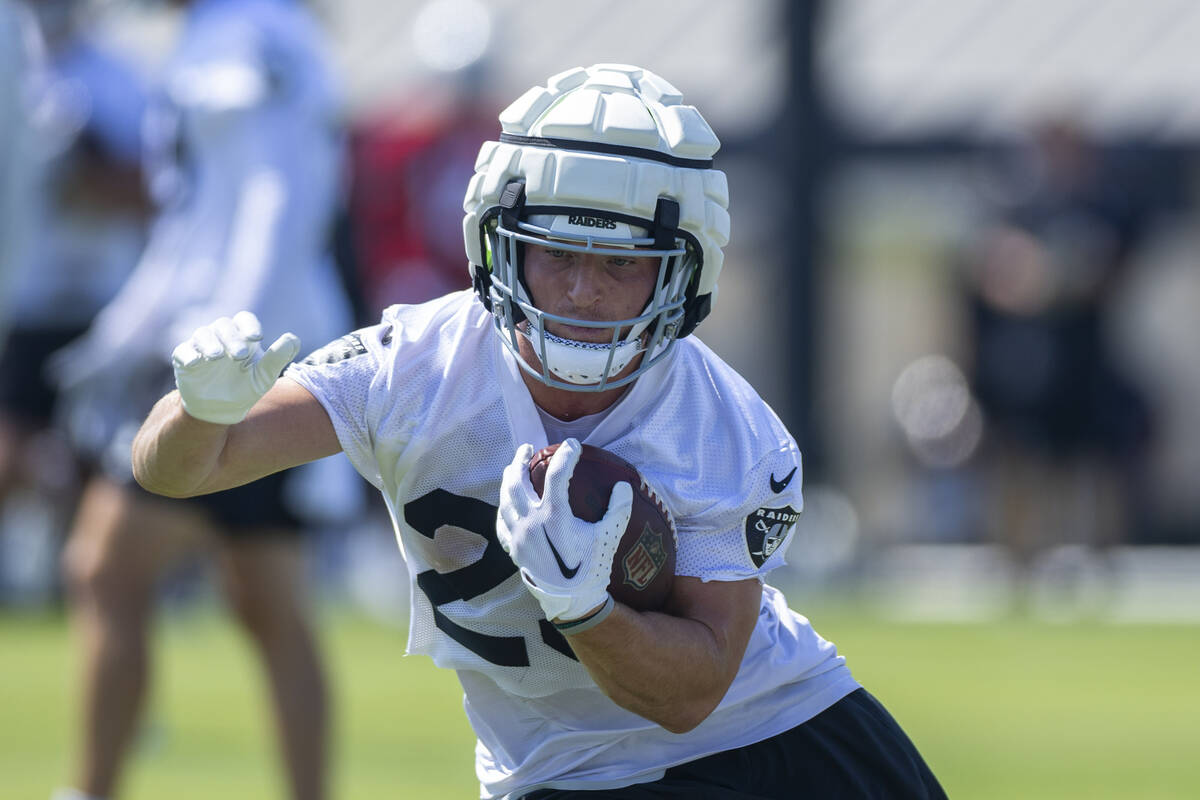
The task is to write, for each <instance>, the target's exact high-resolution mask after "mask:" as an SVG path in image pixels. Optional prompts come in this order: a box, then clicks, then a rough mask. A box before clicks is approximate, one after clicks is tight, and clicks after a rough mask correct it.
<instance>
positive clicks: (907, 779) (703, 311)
mask: <svg viewBox="0 0 1200 800" xmlns="http://www.w3.org/2000/svg"><path fill="white" fill-rule="evenodd" d="M500 119H501V121H502V122H503V131H502V133H501V134H500V137H499V141H485V142H484V143H483V144H482V147H481V148H480V150H479V156H478V158H477V160H476V168H475V174H474V175H473V177H472V178H471V179H470V181H469V182H468V184H467V190H466V196H465V198H464V200H463V210H464V211H465V212H466V214H465V216H461V215H456V217H457V218H458V219H460V220H461V223H462V227H461V230H462V236H463V239H462V241H463V244H464V246H465V252H466V254H467V258H468V263H469V265H470V268H469V274H470V275H471V277H472V279H473V286H474V291H472V290H470V289H464V290H462V291H458V292H452V293H450V294H447V295H445V296H443V297H440V298H437V299H435V300H432V301H430V302H427V303H423V304H420V305H394V306H391V307H389V308H388V309H386V310H385V311H384V312H383V316H382V319H381V320H380V322H378V323H376V324H375V325H372V326H370V327H367V328H363V329H360V330H358V331H356V332H353V333H350V334H348V335H346V336H344V337H342V338H341V339H339V340H337V341H334V342H332V343H330V344H329V345H328V346H327V347H325V348H323V349H321V350H319V351H317V352H316V353H314V354H312V355H310V356H309V357H308V358H305V359H304V360H303V361H302V362H300V363H297V364H292V365H291V366H290V367H288V366H286V365H287V364H288V362H289V361H290V360H291V359H292V358H294V357H295V356H296V355H297V353H298V352H299V345H298V344H297V342H296V340H295V337H294V336H293V335H291V334H290V333H283V335H281V336H279V338H277V339H275V341H274V343H273V344H271V345H270V346H269V347H267V348H266V349H265V351H264V349H263V346H262V343H263V333H264V329H265V326H264V325H262V324H260V322H259V321H258V320H257V319H256V318H255V316H254V315H253V314H250V313H239V314H237V315H235V316H233V317H232V318H231V317H220V318H217V319H216V320H215V321H214V322H212V323H211V324H210V325H207V326H205V327H202V328H200V329H198V330H197V331H196V332H195V333H194V334H193V335H192V336H191V337H188V338H186V339H184V340H182V341H181V342H180V344H179V345H178V346H177V347H176V349H175V351H174V355H173V363H174V369H175V376H176V386H177V390H176V391H173V392H171V393H169V394H167V395H166V396H165V397H164V398H163V399H162V400H160V401H159V403H158V404H157V405H155V407H154V409H153V410H152V411H151V413H150V415H149V417H148V418H147V420H146V422H145V423H144V425H143V426H142V428H141V430H140V431H139V433H138V436H137V438H136V439H135V442H134V463H135V465H136V470H137V476H138V480H139V481H142V482H143V483H144V485H146V486H147V487H152V488H153V489H154V490H155V491H159V492H162V493H164V494H166V495H168V496H198V495H199V496H203V495H204V494H205V493H207V492H211V491H218V490H221V489H223V488H226V487H229V486H236V485H239V484H242V483H245V482H246V481H249V480H254V479H255V478H257V477H259V476H261V475H266V474H270V473H272V472H274V471H275V470H278V469H282V468H286V467H288V466H291V465H294V464H300V463H304V462H306V461H309V460H311V459H314V458H321V457H325V456H328V455H329V454H332V453H337V452H342V451H343V449H344V452H346V453H347V454H348V455H349V456H350V458H351V460H352V461H353V463H354V464H355V466H357V467H358V469H359V471H360V472H361V474H362V475H363V476H364V477H366V478H367V479H368V480H370V481H371V482H372V483H373V484H374V485H375V486H376V487H377V488H378V489H379V490H380V491H381V493H383V495H384V497H385V499H386V501H387V504H388V508H389V509H390V511H391V512H392V522H393V525H394V528H395V532H396V536H397V538H398V540H399V541H400V542H401V545H402V547H403V550H404V553H405V557H406V562H407V571H408V575H407V577H408V579H409V583H410V586H411V588H412V598H413V603H412V613H411V620H410V630H409V639H408V652H409V653H412V654H424V655H428V656H430V657H431V658H433V660H434V663H436V664H437V665H438V666H440V667H444V668H449V669H454V670H456V672H457V675H458V678H459V680H460V682H461V684H462V686H463V689H464V692H465V698H464V706H465V708H466V712H467V715H468V717H469V718H470V721H471V724H472V727H473V728H474V730H475V733H476V735H477V739H478V741H477V744H476V748H475V753H476V773H477V775H478V778H479V781H480V793H481V796H483V797H486V798H499V797H505V798H526V800H534V799H535V798H536V799H537V800H566V798H575V797H622V798H645V797H675V798H696V797H713V798H715V797H730V798H731V797H755V798H780V800H782V799H783V798H794V797H797V796H812V797H823V798H826V797H828V798H833V797H837V798H854V797H888V798H912V799H913V800H916V799H917V798H943V797H945V793H944V792H943V791H942V789H941V787H940V785H939V784H938V782H937V779H936V778H935V777H934V776H933V774H932V773H931V772H930V770H929V768H928V766H927V765H926V764H925V762H924V760H923V758H922V757H921V755H920V753H919V752H918V751H917V749H916V748H915V746H914V745H913V743H912V742H911V740H909V738H908V737H907V735H906V734H905V733H904V731H903V730H902V729H901V728H900V726H899V725H898V724H897V722H896V721H895V720H894V719H893V718H892V716H891V715H890V714H889V713H888V712H887V710H886V709H885V708H884V707H883V706H882V705H881V704H880V703H879V702H878V701H877V700H875V699H874V698H873V697H872V696H871V695H870V694H869V693H868V692H867V691H866V690H865V689H863V688H862V687H861V686H860V685H859V684H858V682H857V681H856V680H855V679H854V677H853V676H852V675H851V673H850V670H849V668H848V667H847V666H846V663H845V659H844V658H843V657H842V656H840V655H838V653H837V650H836V648H835V647H834V646H833V645H832V644H831V643H829V642H827V641H825V640H824V639H822V638H821V637H820V636H819V635H818V634H817V633H816V632H815V631H814V630H813V628H812V626H811V625H810V623H809V622H808V620H807V619H805V618H804V617H803V616H801V615H799V614H797V613H795V612H793V611H792V610H790V609H789V608H788V606H787V601H786V599H785V598H784V596H783V595H782V593H780V592H779V591H778V590H777V589H775V588H773V587H771V586H770V585H768V584H766V582H765V581H766V576H767V575H768V574H769V573H770V572H771V571H772V570H774V569H776V568H777V567H780V566H782V565H783V564H784V558H783V556H784V552H785V551H786V549H787V546H788V545H789V544H790V542H791V540H792V538H794V537H793V536H792V535H791V534H792V532H793V530H794V528H795V524H796V521H797V519H798V518H799V516H800V514H799V510H800V509H801V508H802V506H803V499H802V492H801V483H802V476H801V474H800V469H801V467H800V452H799V450H798V448H797V446H796V443H795V440H794V439H793V438H792V436H791V435H790V434H789V433H788V431H787V430H786V429H785V428H784V427H783V425H782V423H781V422H780V421H779V418H778V417H777V416H776V415H775V414H774V412H773V411H772V410H771V409H770V408H769V407H768V406H767V405H766V403H764V402H763V401H762V400H761V398H759V396H758V395H757V393H755V391H754V390H753V389H752V388H751V387H750V386H749V385H748V384H747V383H746V382H745V380H743V379H742V378H741V377H740V376H739V375H738V374H737V373H736V372H734V371H733V370H732V369H730V368H729V367H728V366H727V365H726V364H724V363H723V362H722V361H721V360H720V359H719V358H717V357H716V356H715V355H714V354H713V353H712V351H710V350H709V349H708V348H706V347H705V346H704V345H703V344H702V343H701V342H700V341H699V340H697V339H696V338H694V337H692V336H690V334H691V332H692V330H693V329H694V328H695V327H696V326H697V325H698V324H699V323H700V322H701V321H702V320H703V319H704V318H705V317H706V316H707V315H708V312H709V310H710V308H711V303H712V300H713V298H714V295H715V294H716V288H717V278H718V275H719V273H720V271H721V266H722V264H723V260H724V253H723V247H724V246H725V244H726V242H727V241H728V239H729V230H730V218H729V214H728V211H727V206H728V201H729V194H728V184H727V181H726V178H725V174H724V173H723V172H721V171H720V170H718V169H716V168H714V166H713V160H712V159H713V156H714V154H715V153H716V151H717V149H718V148H719V146H720V143H719V141H718V140H717V137H716V135H715V134H714V133H713V131H712V129H711V128H709V126H708V124H707V123H706V122H705V121H704V119H703V117H701V116H700V112H699V111H698V110H697V109H696V108H695V107H693V106H690V105H686V104H685V103H684V100H683V97H682V95H681V94H680V93H679V91H678V90H677V89H675V87H673V86H672V85H671V84H670V83H668V82H667V81H666V80H664V79H663V78H662V77H660V76H658V75H655V74H654V73H652V72H650V71H648V70H642V69H639V68H637V67H633V66H627V65H614V64H602V65H595V66H592V67H590V68H586V69H584V68H577V69H572V70H568V71H565V72H562V73H560V74H557V75H555V76H553V77H552V78H551V79H550V81H549V82H548V83H547V85H546V86H535V87H533V88H532V89H530V90H529V91H528V92H526V93H524V94H523V95H522V96H521V97H520V98H519V99H518V100H516V101H515V102H514V103H513V104H512V105H510V106H509V107H508V108H507V109H506V110H505V111H503V112H502V113H501V115H500ZM277 330H278V329H277ZM285 367H286V372H285V373H284V375H283V377H279V376H280V371H281V370H282V369H284V368H285ZM698 433H699V435H698ZM581 440H586V441H587V442H588V443H590V444H592V445H595V446H597V447H603V448H605V449H607V450H609V451H611V452H612V453H614V454H616V455H617V456H618V457H621V458H629V459H631V460H634V461H637V462H638V464H639V468H640V469H641V470H642V474H643V475H644V476H645V482H646V483H647V484H649V485H652V486H654V487H655V491H656V493H657V495H658V496H659V497H661V498H662V502H663V504H664V505H665V506H666V507H667V508H669V509H670V510H671V513H672V515H673V518H674V523H675V530H676V531H677V533H678V535H677V537H676V541H677V547H678V560H677V562H676V569H675V573H676V574H675V576H674V578H673V583H672V586H671V590H670V594H669V596H668V597H667V599H666V603H665V605H664V606H663V607H662V608H661V610H658V611H654V610H646V611H638V610H635V609H633V608H632V607H630V606H628V605H626V604H624V603H620V602H617V601H616V600H615V599H614V597H613V596H612V594H611V593H610V591H609V586H610V575H611V574H612V568H613V566H614V558H615V554H616V552H617V540H618V539H620V538H621V536H622V534H623V533H624V532H625V530H626V529H627V527H629V524H630V519H631V517H630V514H631V504H632V502H633V490H632V487H631V486H630V484H629V483H627V482H620V483H618V484H617V485H616V486H615V487H614V488H613V489H612V492H611V495H610V496H609V497H606V498H601V503H600V505H601V506H603V505H607V510H606V511H605V512H604V513H603V516H602V518H601V519H600V520H598V521H596V522H595V523H588V522H585V521H583V520H582V519H579V518H578V517H576V516H575V515H574V513H573V512H572V509H571V508H570V504H569V503H568V497H567V485H568V483H569V482H570V480H571V476H572V473H573V471H574V470H575V468H576V464H577V463H578V459H579V457H580V454H581V445H580V441H581ZM549 442H562V444H561V446H560V447H559V448H558V450H557V451H556V452H555V455H554V457H553V459H551V461H550V463H549V467H548V469H547V472H546V477H545V486H544V490H543V491H542V493H541V495H540V496H539V495H538V493H537V492H536V491H535V490H534V488H533V486H532V484H531V482H530V476H529V465H530V462H531V459H532V457H533V455H534V453H535V451H536V450H538V449H540V448H542V447H545V446H546V445H547V444H548V443H549ZM597 516H600V514H599V513H598V514H597ZM643 535H647V534H645V533H643ZM556 543H557V544H556ZM648 549H650V550H657V549H658V548H656V547H655V546H654V545H653V544H650V545H649V546H648ZM630 552H631V553H632V552H636V551H630ZM665 558H666V556H665V554H664V556H663V559H662V560H657V559H653V557H651V559H652V560H656V561H657V564H656V567H655V571H656V572H657V570H659V569H662V568H663V563H664V561H665ZM414 722H416V723H419V722H420V721H419V720H414Z"/></svg>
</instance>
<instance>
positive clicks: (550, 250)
mask: <svg viewBox="0 0 1200 800" xmlns="http://www.w3.org/2000/svg"><path fill="white" fill-rule="evenodd" d="M546 255H548V256H550V257H551V258H566V257H567V256H569V255H570V253H568V252H567V251H566V250H559V249H558V248H557V247H547V248H546Z"/></svg>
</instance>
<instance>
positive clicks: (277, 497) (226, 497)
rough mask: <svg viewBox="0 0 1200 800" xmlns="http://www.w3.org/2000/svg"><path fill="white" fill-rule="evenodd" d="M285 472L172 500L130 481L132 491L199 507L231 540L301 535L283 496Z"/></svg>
mask: <svg viewBox="0 0 1200 800" xmlns="http://www.w3.org/2000/svg"><path fill="white" fill-rule="evenodd" d="M287 476H288V472H287V471H286V470H285V471H283V472H276V473H275V474H273V475H268V476H266V477H265V478H260V479H258V480H256V481H254V482H252V483H247V484H245V485H244V486H237V487H235V488H233V489H226V490H225V491H223V492H214V493H212V494H205V495H200V496H199V497H189V498H186V499H183V500H175V499H170V498H166V497H162V496H160V495H156V494H151V493H150V492H147V491H146V490H145V489H143V488H141V487H140V486H138V484H137V483H135V482H133V481H130V483H129V484H128V485H129V487H130V489H131V490H132V491H135V492H138V493H140V494H142V495H144V496H146V497H150V498H154V499H155V500H156V501H161V502H164V503H187V504H189V505H192V506H195V507H198V508H200V509H201V510H202V511H203V512H204V513H205V514H206V515H207V516H208V518H209V519H210V520H211V521H212V522H213V524H214V525H216V526H217V527H218V529H219V533H220V535H221V536H222V537H225V538H227V539H233V540H246V539H254V538H259V537H262V536H286V537H288V538H292V537H296V536H299V535H300V530H301V523H300V520H299V519H298V518H297V517H296V515H295V514H294V513H292V511H291V509H289V508H288V505H287V503H286V502H285V500H284V482H285V481H286V480H287Z"/></svg>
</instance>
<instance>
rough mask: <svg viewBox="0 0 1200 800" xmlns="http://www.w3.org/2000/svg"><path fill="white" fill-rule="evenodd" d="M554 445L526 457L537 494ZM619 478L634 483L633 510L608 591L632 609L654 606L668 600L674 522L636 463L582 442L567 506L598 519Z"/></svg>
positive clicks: (582, 515) (583, 516)
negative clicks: (569, 504) (638, 469)
mask: <svg viewBox="0 0 1200 800" xmlns="http://www.w3.org/2000/svg"><path fill="white" fill-rule="evenodd" d="M557 449H558V445H557V444H552V445H549V446H548V447H544V448H542V449H541V450H539V451H538V452H536V453H534V455H533V458H532V459H531V460H530V462H529V479H530V481H531V482H532V483H533V488H534V489H535V490H536V491H537V493H538V496H539V497H540V496H541V494H542V488H543V487H544V486H545V482H546V467H547V466H549V464H550V457H551V456H552V455H554V451H555V450H557ZM620 481H628V482H629V485H630V486H632V487H633V511H632V512H631V513H630V515H629V525H628V527H626V528H625V535H624V536H622V537H621V541H620V542H619V543H618V544H617V552H616V555H615V556H614V557H613V567H612V576H611V578H610V579H609V584H608V591H609V593H611V594H612V596H613V599H614V600H616V601H617V602H620V603H624V604H625V605H627V606H629V607H631V608H633V609H636V610H638V611H658V610H661V609H662V607H663V606H664V605H665V604H666V602H667V595H668V594H670V592H671V583H672V582H673V581H674V579H675V545H676V542H675V523H674V521H673V520H672V519H671V515H670V513H668V511H667V509H666V508H665V507H664V506H663V504H662V501H661V500H659V499H658V495H656V494H655V493H654V491H653V490H652V489H651V488H650V487H649V486H648V485H647V484H646V482H645V481H644V480H643V479H642V476H641V473H639V472H638V471H637V468H636V467H634V466H633V465H632V464H630V463H629V462H628V461H625V460H624V459H622V458H619V457H618V456H615V455H613V454H612V453H610V452H608V451H607V450H604V449H602V448H599V447H595V446H593V445H590V444H585V445H583V452H582V453H580V455H579V463H578V464H576V465H575V472H574V474H572V475H571V482H570V483H569V484H568V485H567V497H568V498H569V499H570V501H571V511H572V512H573V513H574V514H575V516H577V517H579V518H580V519H582V520H584V521H586V522H599V521H600V520H601V519H602V518H603V517H604V513H605V512H606V511H607V510H608V499H609V497H610V496H611V495H612V488H613V486H615V485H616V484H617V483H619V482H620Z"/></svg>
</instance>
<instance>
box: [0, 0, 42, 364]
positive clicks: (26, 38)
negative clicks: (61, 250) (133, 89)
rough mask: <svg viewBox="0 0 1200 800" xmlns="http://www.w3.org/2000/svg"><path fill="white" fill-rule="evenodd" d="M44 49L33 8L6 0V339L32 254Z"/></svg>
mask: <svg viewBox="0 0 1200 800" xmlns="http://www.w3.org/2000/svg"><path fill="white" fill-rule="evenodd" d="M42 50H43V46H42V43H41V39H40V37H39V35H38V31H37V24H36V22H35V21H34V17H33V14H32V13H31V12H30V11H29V9H28V8H27V7H26V6H25V5H24V4H22V3H19V2H16V0H0V343H2V342H3V341H4V337H5V335H6V334H7V332H8V328H9V325H10V316H11V314H12V312H13V307H12V306H13V304H12V300H11V297H10V293H11V289H10V286H11V284H12V281H13V279H14V278H15V276H16V274H17V273H18V271H19V270H21V269H22V268H23V265H24V263H25V261H26V259H27V258H28V252H27V246H28V234H29V232H30V231H31V229H32V228H33V224H32V221H31V216H30V212H31V211H32V206H31V205H30V204H29V203H28V202H27V198H28V196H29V193H30V192H31V191H32V186H33V181H34V175H35V173H34V171H33V169H32V167H33V166H34V165H35V164H36V163H37V159H36V158H35V157H34V152H35V150H34V149H33V145H34V136H33V130H32V127H31V125H30V121H31V118H32V116H33V97H34V94H35V91H36V84H37V83H38V82H39V80H40V73H41V70H42V58H43V52H42Z"/></svg>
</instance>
